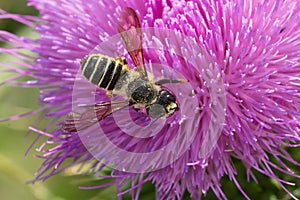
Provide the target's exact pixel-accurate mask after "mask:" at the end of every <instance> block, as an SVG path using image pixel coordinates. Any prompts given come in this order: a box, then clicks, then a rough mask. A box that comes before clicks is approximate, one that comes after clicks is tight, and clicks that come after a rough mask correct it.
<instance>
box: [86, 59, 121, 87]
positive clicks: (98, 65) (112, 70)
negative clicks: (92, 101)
mask: <svg viewBox="0 0 300 200" xmlns="http://www.w3.org/2000/svg"><path fill="white" fill-rule="evenodd" d="M122 69H123V66H122V65H121V64H120V63H119V62H118V61H115V59H113V58H111V57H107V56H104V55H101V54H91V55H89V56H88V57H86V58H85V59H83V60H82V62H81V71H82V74H83V76H84V77H85V78H87V79H88V80H89V81H90V82H91V83H93V84H95V85H97V86H99V87H101V88H104V89H106V90H113V89H114V87H115V85H116V83H117V81H118V80H119V78H120V76H121V72H122Z"/></svg>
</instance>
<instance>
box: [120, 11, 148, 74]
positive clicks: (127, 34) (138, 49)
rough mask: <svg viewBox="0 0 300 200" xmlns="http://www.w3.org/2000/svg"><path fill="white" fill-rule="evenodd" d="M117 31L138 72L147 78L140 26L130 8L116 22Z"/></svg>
mask: <svg viewBox="0 0 300 200" xmlns="http://www.w3.org/2000/svg"><path fill="white" fill-rule="evenodd" d="M118 31H119V33H120V34H121V36H122V38H123V41H124V43H125V46H126V49H127V51H128V53H129V55H130V57H131V59H132V61H133V63H134V64H135V66H136V68H137V70H138V72H139V73H141V74H142V75H143V76H145V78H148V76H147V71H146V69H145V65H144V64H145V63H144V53H143V47H142V29H141V24H140V21H139V18H138V16H137V14H136V12H135V11H134V10H133V9H132V8H129V7H126V8H124V10H123V12H122V13H121V16H120V19H119V22H118Z"/></svg>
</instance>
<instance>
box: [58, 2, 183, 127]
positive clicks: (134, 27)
mask: <svg viewBox="0 0 300 200" xmlns="http://www.w3.org/2000/svg"><path fill="white" fill-rule="evenodd" d="M117 28H118V32H119V33H120V35H121V37H122V39H123V42H124V44H125V46H126V50H127V51H128V53H129V55H130V57H131V59H132V61H133V63H134V65H135V68H134V69H130V68H129V67H128V64H127V61H126V59H125V58H124V57H117V58H116V59H114V58H112V57H109V56H106V55H102V54H90V55H88V56H86V57H85V58H84V59H82V60H81V62H80V65H81V71H82V75H83V76H84V77H85V78H86V79H87V80H88V81H89V82H91V83H93V84H95V85H97V86H98V87H100V88H103V89H105V90H106V92H107V95H108V96H116V95H122V96H123V97H125V100H124V101H117V102H104V103H97V104H95V105H88V106H83V107H82V108H84V110H83V112H80V113H77V112H71V113H70V114H69V115H67V118H66V119H65V121H64V122H63V124H62V129H63V130H64V131H65V132H75V131H78V130H82V129H84V128H87V127H89V126H91V125H93V124H95V123H96V122H98V121H100V120H102V119H104V118H105V117H107V116H109V115H110V114H112V113H113V112H115V111H117V110H120V109H122V108H124V107H126V106H133V107H134V108H135V109H136V110H138V109H139V108H140V107H141V106H142V107H144V108H145V109H146V112H147V114H148V115H149V116H150V117H151V118H155V119H159V118H162V117H168V116H170V115H172V114H173V113H174V112H175V111H176V110H177V109H178V104H177V103H176V98H175V96H174V95H173V94H172V93H171V92H170V91H168V90H167V89H165V88H162V87H161V85H162V84H165V83H180V82H182V80H169V79H162V80H159V81H156V82H155V81H154V80H153V78H152V77H150V76H148V72H147V70H146V69H145V63H144V55H143V49H142V31H141V25H140V22H139V19H138V17H137V14H136V13H135V11H134V10H133V9H132V8H129V7H126V8H124V10H123V12H122V13H121V16H120V19H119V22H118V26H117ZM113 106H115V107H116V108H117V109H113Z"/></svg>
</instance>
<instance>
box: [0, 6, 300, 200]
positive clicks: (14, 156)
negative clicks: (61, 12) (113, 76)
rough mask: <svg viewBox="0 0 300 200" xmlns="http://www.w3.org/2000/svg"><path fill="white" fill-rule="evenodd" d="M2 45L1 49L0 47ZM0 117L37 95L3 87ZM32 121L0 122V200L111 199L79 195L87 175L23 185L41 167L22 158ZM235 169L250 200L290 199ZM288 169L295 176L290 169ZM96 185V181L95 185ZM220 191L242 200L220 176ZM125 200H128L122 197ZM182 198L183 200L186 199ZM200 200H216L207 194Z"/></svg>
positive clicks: (111, 195)
mask: <svg viewBox="0 0 300 200" xmlns="http://www.w3.org/2000/svg"><path fill="white" fill-rule="evenodd" d="M0 8H1V9H3V10H6V11H8V12H12V13H19V14H30V15H38V12H37V11H36V10H35V9H34V8H32V7H27V6H26V1H25V0H10V1H8V0H0ZM0 30H7V31H10V32H13V33H16V34H17V35H22V36H28V37H36V36H35V35H34V34H33V33H32V30H31V29H30V28H28V27H24V26H23V25H21V24H19V23H17V22H14V21H13V20H1V19H0ZM1 45H4V46H7V45H5V44H1ZM0 59H1V62H5V61H6V60H11V59H12V58H11V57H9V56H7V55H4V54H0ZM9 76H10V74H0V82H1V81H2V80H4V79H5V78H7V77H9ZM0 102H1V104H0V118H2V117H7V116H10V115H14V114H18V113H24V112H28V111H31V110H33V109H37V108H39V105H38V90H37V89H24V88H22V89H21V88H14V87H8V86H6V85H4V86H1V87H0ZM36 119H37V116H31V117H27V118H23V119H20V120H17V121H10V122H0V199H1V200H63V199H65V200H83V199H88V200H101V199H103V200H104V199H117V197H116V194H115V188H114V187H108V188H104V189H97V190H80V189H78V187H79V186H86V185H96V184H97V183H99V181H98V180H94V179H93V178H92V177H89V176H82V175H80V174H76V172H75V171H74V170H73V171H72V170H69V171H67V172H65V173H62V174H60V175H56V176H54V177H52V178H50V179H48V180H47V181H46V182H38V183H36V184H34V185H31V184H26V182H27V181H30V180H31V179H33V177H34V172H35V170H36V169H37V168H38V167H39V165H40V164H41V160H40V159H38V158H35V157H34V155H35V148H36V147H37V146H35V147H34V148H33V149H32V150H31V151H30V153H29V155H27V156H26V157H25V151H26V150H27V149H28V147H29V146H30V144H31V142H32V141H33V140H34V138H35V137H36V136H37V135H36V134H35V133H32V134H30V135H27V134H26V133H27V131H28V126H30V125H32V124H34V122H35V120H36ZM290 152H291V154H293V156H294V158H295V159H296V160H298V161H299V160H300V152H299V151H297V149H291V150H290ZM235 162H236V165H237V169H238V171H239V172H240V175H239V176H238V180H239V181H240V184H241V186H242V187H243V188H244V189H245V191H246V192H247V194H249V196H250V197H251V198H252V199H270V200H275V199H282V200H285V199H291V198H290V197H289V196H288V195H287V194H286V193H285V192H284V191H283V190H282V189H281V188H280V187H279V186H278V184H277V183H276V182H275V181H274V180H272V179H269V178H267V177H265V176H263V175H261V174H259V173H256V172H255V174H256V175H257V177H258V180H259V185H257V184H256V183H254V181H251V182H250V183H247V182H246V176H245V175H244V174H245V170H244V169H243V167H242V165H241V163H240V162H239V161H235ZM293 169H294V170H295V171H296V172H297V173H298V174H300V170H299V169H297V168H296V167H293ZM281 177H283V178H285V179H286V180H288V181H292V182H295V183H296V187H288V188H289V190H290V191H292V192H293V193H294V194H295V195H296V196H297V197H298V198H300V189H299V187H300V181H299V179H295V178H291V177H289V176H286V175H282V176H281ZM100 182H101V180H100ZM221 184H222V188H223V190H224V192H225V193H226V195H227V196H228V199H244V198H243V196H242V195H241V193H240V192H239V191H238V190H237V189H236V187H235V186H234V184H233V183H232V182H230V181H229V180H228V177H224V178H223V179H222V181H221ZM154 196H155V195H154V188H153V186H151V184H146V185H145V186H144V187H143V192H142V195H141V197H140V199H154ZM125 199H131V198H130V197H129V196H125ZM184 199H189V198H188V195H185V196H184ZM204 199H216V198H215V197H214V195H213V193H212V191H209V193H208V194H207V197H206V198H204Z"/></svg>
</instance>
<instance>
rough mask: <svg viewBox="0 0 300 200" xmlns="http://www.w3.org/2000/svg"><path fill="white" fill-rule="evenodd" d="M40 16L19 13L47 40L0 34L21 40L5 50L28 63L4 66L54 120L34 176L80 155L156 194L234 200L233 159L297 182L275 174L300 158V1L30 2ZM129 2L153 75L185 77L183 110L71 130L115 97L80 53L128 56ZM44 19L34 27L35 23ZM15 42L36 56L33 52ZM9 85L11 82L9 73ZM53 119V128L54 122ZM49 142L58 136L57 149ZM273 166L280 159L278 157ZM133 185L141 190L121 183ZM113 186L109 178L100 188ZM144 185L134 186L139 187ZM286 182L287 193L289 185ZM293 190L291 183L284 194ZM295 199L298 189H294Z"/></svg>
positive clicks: (180, 91)
mask: <svg viewBox="0 0 300 200" xmlns="http://www.w3.org/2000/svg"><path fill="white" fill-rule="evenodd" d="M29 4H30V5H32V6H34V7H35V8H36V9H37V10H38V11H39V12H40V18H37V19H36V18H32V17H29V16H26V17H23V16H17V15H13V17H12V15H10V14H8V13H5V12H2V18H5V17H11V18H14V19H15V20H17V21H20V22H22V23H24V24H26V25H28V26H33V27H34V30H35V32H37V33H38V34H39V36H40V37H39V39H35V40H31V39H28V38H23V37H18V36H15V35H13V34H10V33H7V32H4V31H2V32H0V38H1V40H3V41H7V42H10V43H11V44H12V45H14V46H15V48H13V49H1V51H2V52H5V53H8V54H11V55H15V56H16V57H18V58H20V59H21V60H23V64H21V65H22V66H23V68H22V69H18V68H15V67H13V66H12V65H7V64H6V66H7V68H8V69H9V70H11V71H14V72H16V73H18V75H17V76H16V77H15V78H18V77H19V76H22V75H24V76H25V75H29V76H32V77H33V78H35V80H34V81H27V82H24V83H16V82H11V84H18V85H21V86H24V87H27V86H30V87H38V88H40V103H41V104H42V105H44V107H43V110H44V111H45V112H46V113H47V114H46V115H45V118H49V119H52V121H51V122H50V124H49V126H47V127H45V128H44V129H43V130H37V129H36V128H34V127H31V128H30V129H31V130H34V131H36V132H38V133H40V134H41V135H45V136H46V137H47V138H48V139H47V141H46V142H44V143H43V144H42V145H41V146H40V147H39V148H38V151H39V152H40V153H41V158H43V159H44V162H43V164H42V165H41V167H40V168H39V169H38V171H37V176H36V179H35V180H45V179H47V178H48V177H49V176H52V175H54V174H56V173H58V172H60V171H61V170H63V169H64V168H62V167H61V166H62V165H63V163H64V162H65V160H67V159H72V160H73V163H72V164H74V163H85V162H93V163H94V165H93V167H92V169H91V170H92V171H93V172H94V173H95V174H97V172H99V171H101V170H102V169H103V168H104V167H105V166H111V167H112V171H111V175H110V176H109V177H111V178H113V179H114V181H112V182H111V183H110V184H116V185H117V190H118V193H119V195H120V196H122V195H123V194H124V193H126V192H132V195H133V197H137V196H138V195H139V192H140V188H141V186H142V185H143V184H144V183H145V182H148V181H152V182H153V184H154V185H155V187H156V189H157V198H158V199H175V198H182V197H183V194H184V192H185V191H188V192H189V194H190V196H191V198H194V199H198V198H200V197H201V196H202V195H205V194H206V192H207V191H208V190H209V189H212V190H213V192H214V193H215V195H216V196H217V198H219V199H226V196H225V194H224V193H223V191H222V189H221V185H220V179H221V178H222V177H223V176H225V175H227V176H228V177H229V178H230V180H232V181H233V182H234V183H235V184H236V186H237V188H238V189H239V190H240V191H241V192H242V193H243V195H244V196H245V197H246V198H249V197H248V196H247V194H246V193H245V192H244V191H243V189H242V188H241V186H240V185H239V183H238V181H237V180H236V175H237V171H236V169H235V165H234V164H233V162H232V159H233V158H236V159H238V160H240V161H241V162H242V163H243V165H244V166H245V168H246V173H247V176H248V179H250V178H252V179H254V180H256V178H255V176H254V174H253V173H252V170H257V171H258V172H260V173H262V174H265V175H267V176H269V177H271V178H274V179H275V180H277V181H278V182H279V184H280V185H281V186H282V187H283V188H284V189H285V187H284V185H283V184H290V183H289V182H286V181H284V180H282V179H280V178H279V177H277V176H276V173H275V171H280V172H283V173H286V174H289V175H291V176H295V177H297V178H298V176H297V175H295V174H294V173H293V172H292V170H291V169H289V167H288V166H287V164H285V163H287V162H290V163H293V164H294V165H297V166H299V163H297V162H296V161H294V160H293V159H292V158H291V156H290V155H289V154H288V153H287V151H286V150H285V148H284V147H285V146H286V147H298V145H299V139H300V137H299V133H300V131H299V130H300V117H299V116H300V87H299V85H300V79H299V77H300V71H299V67H300V56H299V52H300V49H299V48H300V46H299V44H298V43H299V41H300V38H299V37H300V28H299V27H300V20H299V18H300V16H299V14H298V13H299V8H300V5H299V2H297V1H294V0H288V1H275V0H271V1H263V0H262V1H250V0H249V1H226V0H222V1H204V0H201V1H155V2H154V1H145V2H144V3H141V2H135V1H131V0H128V1H117V0H115V1H111V2H109V3H108V2H105V1H94V0H87V1H84V2H83V1H77V0H75V1H61V0H54V1H50V2H46V1H39V0H30V1H29ZM125 7H131V8H132V9H133V10H135V11H136V12H137V14H138V17H139V20H140V21H141V28H142V31H143V50H144V58H145V66H146V68H147V71H148V72H149V75H151V74H152V76H153V79H154V80H159V79H160V78H162V77H163V78H168V79H184V80H187V81H188V82H185V83H181V84H166V85H163V86H162V87H163V88H165V89H167V90H169V91H171V92H172V93H173V94H174V95H175V97H176V101H177V102H178V105H179V109H178V110H177V111H175V113H174V114H173V115H171V116H168V117H165V118H161V119H158V120H154V121H151V119H150V118H149V116H148V115H147V113H145V112H143V111H139V112H137V111H136V110H135V109H134V108H133V107H132V106H129V107H126V108H125V109H121V110H119V111H116V112H113V114H112V115H109V116H108V117H106V118H105V119H103V120H100V122H99V123H95V124H94V125H92V126H88V127H87V128H85V129H82V130H79V131H74V132H66V131H64V130H62V129H61V127H60V126H61V124H62V123H64V122H63V119H62V118H61V117H63V118H65V117H66V115H67V114H68V113H70V112H72V113H73V115H76V114H79V115H81V116H82V114H83V113H84V114H85V113H87V115H88V117H94V118H95V115H96V114H95V113H94V112H93V110H91V112H86V108H85V106H86V105H90V104H95V103H99V102H115V101H118V100H120V99H119V98H122V97H119V96H117V97H112V98H109V97H107V96H106V95H105V90H103V89H99V88H96V87H95V86H93V85H92V84H91V83H89V82H87V81H86V80H85V78H83V77H82V75H81V72H80V60H82V59H83V58H84V57H85V56H86V55H89V54H91V53H101V54H104V55H107V56H112V57H115V55H116V54H119V55H122V56H125V57H126V59H127V61H128V63H129V66H130V67H131V68H134V64H133V61H132V59H131V58H130V56H129V55H128V52H127V51H128V49H126V48H125V46H124V43H123V39H122V37H121V36H120V34H119V33H118V30H117V24H118V20H119V18H120V15H121V13H122V11H123V9H124V8H125ZM35 22H37V25H35V24H34V23H35ZM18 48H23V49H28V50H30V51H32V52H34V53H36V57H34V58H32V57H30V56H29V55H27V54H21V53H20V52H18ZM6 82H8V81H6ZM53 127H55V129H54V130H53ZM49 144H51V145H50V146H49ZM271 158H272V159H274V160H275V162H273V161H271V160H272V159H271ZM128 181H131V182H132V187H131V188H130V189H128V190H126V191H121V188H122V187H123V186H124V184H125V183H126V182H128ZM103 186H107V185H101V186H99V187H103ZM135 189H137V192H136V193H134V191H135ZM285 190H286V189H285ZM287 192H288V191H287ZM288 193H289V194H290V195H291V196H292V197H293V198H295V197H294V196H293V194H291V193H290V192H288Z"/></svg>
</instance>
